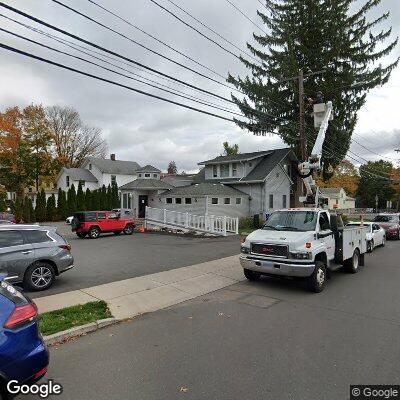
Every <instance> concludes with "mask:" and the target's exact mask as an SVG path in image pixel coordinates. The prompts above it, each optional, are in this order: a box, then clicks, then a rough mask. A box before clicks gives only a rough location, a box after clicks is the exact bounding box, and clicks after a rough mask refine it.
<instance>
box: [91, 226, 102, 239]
mask: <svg viewBox="0 0 400 400" xmlns="http://www.w3.org/2000/svg"><path fill="white" fill-rule="evenodd" d="M99 236H100V229H99V228H98V227H97V226H92V227H91V228H90V230H89V237H90V239H97V238H98V237H99Z"/></svg>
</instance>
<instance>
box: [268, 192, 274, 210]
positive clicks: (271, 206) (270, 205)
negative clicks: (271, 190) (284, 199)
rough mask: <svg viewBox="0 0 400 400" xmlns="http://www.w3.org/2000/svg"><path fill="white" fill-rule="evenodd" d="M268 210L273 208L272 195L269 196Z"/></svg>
mask: <svg viewBox="0 0 400 400" xmlns="http://www.w3.org/2000/svg"><path fill="white" fill-rule="evenodd" d="M269 208H274V195H273V194H270V195H269Z"/></svg>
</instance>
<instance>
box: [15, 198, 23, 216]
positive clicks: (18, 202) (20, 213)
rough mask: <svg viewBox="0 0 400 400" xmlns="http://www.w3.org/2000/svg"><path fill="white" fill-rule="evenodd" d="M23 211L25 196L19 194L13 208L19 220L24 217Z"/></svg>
mask: <svg viewBox="0 0 400 400" xmlns="http://www.w3.org/2000/svg"><path fill="white" fill-rule="evenodd" d="M23 211H24V202H23V198H22V197H21V196H18V197H17V198H16V200H15V203H14V208H13V212H14V215H15V219H16V221H17V222H20V221H21V220H22V219H23Z"/></svg>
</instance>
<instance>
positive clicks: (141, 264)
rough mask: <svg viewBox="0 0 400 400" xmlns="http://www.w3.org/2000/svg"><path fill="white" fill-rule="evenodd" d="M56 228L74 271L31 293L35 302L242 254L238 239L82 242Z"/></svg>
mask: <svg viewBox="0 0 400 400" xmlns="http://www.w3.org/2000/svg"><path fill="white" fill-rule="evenodd" d="M53 225H56V226H57V228H58V229H57V230H58V232H59V233H60V234H61V235H62V236H63V237H64V238H65V239H67V240H68V241H69V242H70V243H71V245H72V254H73V256H74V258H75V268H74V269H72V270H70V271H67V272H65V273H64V274H62V275H60V276H59V277H58V279H57V280H56V282H55V284H54V285H53V287H52V288H50V289H49V290H45V291H44V292H36V293H30V295H31V297H33V298H37V297H42V296H48V295H51V294H56V293H63V292H68V291H71V290H76V289H82V288H86V287H90V286H95V285H101V284H103V283H109V282H114V281H119V280H122V279H128V278H133V277H137V276H142V275H148V274H153V273H155V272H161V271H167V270H169V269H174V268H179V267H186V266H188V265H192V264H198V263H201V262H205V261H211V260H215V259H218V258H223V257H228V256H232V255H234V254H239V246H240V244H239V238H238V236H228V237H214V238H210V237H207V238H198V237H184V236H172V235H168V234H161V233H159V234H157V233H134V234H133V235H132V236H125V235H121V236H114V235H113V234H107V235H102V236H100V237H99V238H98V239H94V240H91V239H87V238H86V239H79V238H78V237H77V236H76V235H75V234H73V233H72V232H71V229H70V227H69V226H67V225H66V224H64V223H57V224H53Z"/></svg>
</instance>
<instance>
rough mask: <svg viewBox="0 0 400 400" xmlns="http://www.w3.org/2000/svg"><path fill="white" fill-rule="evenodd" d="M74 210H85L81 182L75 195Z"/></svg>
mask: <svg viewBox="0 0 400 400" xmlns="http://www.w3.org/2000/svg"><path fill="white" fill-rule="evenodd" d="M76 208H77V211H85V210H86V205H85V194H84V193H83V190H82V184H81V182H79V185H78V192H77V195H76Z"/></svg>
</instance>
